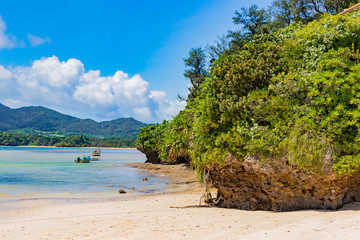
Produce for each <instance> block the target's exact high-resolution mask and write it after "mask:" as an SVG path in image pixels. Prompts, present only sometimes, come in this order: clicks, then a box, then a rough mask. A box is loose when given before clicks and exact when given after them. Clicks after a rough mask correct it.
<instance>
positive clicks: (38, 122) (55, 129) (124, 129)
mask: <svg viewBox="0 0 360 240" xmlns="http://www.w3.org/2000/svg"><path fill="white" fill-rule="evenodd" d="M146 125H147V124H145V123H142V122H139V121H137V120H135V119H133V118H119V119H116V120H112V121H105V122H96V121H94V120H91V119H79V118H75V117H72V116H68V115H64V114H61V113H59V112H56V111H54V110H51V109H47V108H44V107H22V108H18V109H11V108H9V107H6V106H4V105H2V104H0V131H10V132H17V133H26V134H40V135H49V136H50V135H52V136H53V135H60V136H70V135H84V136H96V137H104V138H112V137H132V138H134V137H136V135H137V133H138V132H139V129H140V128H141V127H144V126H146Z"/></svg>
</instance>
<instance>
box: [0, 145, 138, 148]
mask: <svg viewBox="0 0 360 240" xmlns="http://www.w3.org/2000/svg"><path fill="white" fill-rule="evenodd" d="M0 147H23V148H27V147H28V148H30V147H38V148H84V149H94V148H95V149H96V148H101V149H136V148H134V147H128V148H127V147H118V148H117V147H56V146H36V145H19V146H4V145H0Z"/></svg>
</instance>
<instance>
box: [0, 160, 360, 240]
mask: <svg viewBox="0 0 360 240" xmlns="http://www.w3.org/2000/svg"><path fill="white" fill-rule="evenodd" d="M134 167H138V168H140V169H144V171H145V170H146V171H151V172H156V173H158V174H162V175H164V176H170V177H171V176H173V178H172V179H173V181H174V183H178V184H179V185H182V187H181V188H178V189H179V190H178V191H179V192H172V193H164V194H151V195H142V196H130V195H126V194H123V195H120V194H119V195H118V196H116V197H114V198H111V199H103V200H97V201H89V202H86V201H80V202H79V201H73V200H72V199H67V200H64V199H62V200H56V199H30V200H26V201H22V202H19V203H18V205H19V206H21V207H20V208H18V209H11V210H8V211H3V212H1V213H0V239H302V240H303V239H316V240H320V239H357V237H360V203H352V204H348V205H346V206H344V207H343V208H342V209H340V210H338V211H324V210H304V211H294V212H265V211H243V210H237V209H220V208H215V207H196V205H198V204H199V199H200V197H201V195H202V188H201V186H200V184H198V183H197V182H196V181H195V180H196V176H195V174H194V172H193V171H192V170H189V169H186V167H185V166H171V165H170V166H159V165H147V164H134ZM179 173H184V174H179ZM183 176H186V177H183ZM149 181H151V179H149Z"/></svg>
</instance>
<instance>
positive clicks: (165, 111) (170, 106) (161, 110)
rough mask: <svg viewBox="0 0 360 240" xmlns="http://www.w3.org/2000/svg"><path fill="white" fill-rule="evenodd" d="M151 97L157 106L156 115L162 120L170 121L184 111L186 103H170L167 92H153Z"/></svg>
mask: <svg viewBox="0 0 360 240" xmlns="http://www.w3.org/2000/svg"><path fill="white" fill-rule="evenodd" d="M149 97H150V98H151V99H152V100H153V101H154V102H155V103H156V104H157V109H156V110H155V113H156V115H157V116H158V117H159V118H160V119H170V118H171V117H174V116H175V115H176V114H178V113H179V112H180V111H181V110H183V109H184V108H185V106H186V102H185V101H169V100H167V99H166V92H163V91H156V90H155V91H151V92H150V95H149Z"/></svg>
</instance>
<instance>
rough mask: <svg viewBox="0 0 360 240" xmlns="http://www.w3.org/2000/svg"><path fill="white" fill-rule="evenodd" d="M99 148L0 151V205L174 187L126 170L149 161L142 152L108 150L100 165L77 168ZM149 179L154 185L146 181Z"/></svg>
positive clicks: (160, 178)
mask: <svg viewBox="0 0 360 240" xmlns="http://www.w3.org/2000/svg"><path fill="white" fill-rule="evenodd" d="M94 149H95V148H94ZM94 149H87V148H86V149H85V148H52V147H0V202H7V201H13V200H23V199H31V198H42V197H44V198H49V197H50V196H53V197H54V198H72V197H73V198H76V197H79V196H81V197H84V196H86V197H89V198H92V197H93V198H96V197H104V196H105V197H118V196H119V193H118V190H119V188H123V189H125V190H126V191H127V192H128V193H130V194H138V193H158V192H164V191H166V189H168V188H169V187H170V186H169V181H168V180H167V179H166V178H163V177H159V176H157V175H153V174H150V173H146V172H143V171H140V170H138V169H135V168H132V167H128V166H126V165H125V163H131V162H144V161H145V160H146V158H145V155H144V154H142V153H140V152H139V151H137V150H136V149H102V150H101V157H100V160H99V161H91V162H90V163H74V159H76V157H78V156H80V157H82V156H88V155H90V154H91V152H92V151H93V150H94ZM145 177H147V178H149V181H142V179H143V178H145Z"/></svg>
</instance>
